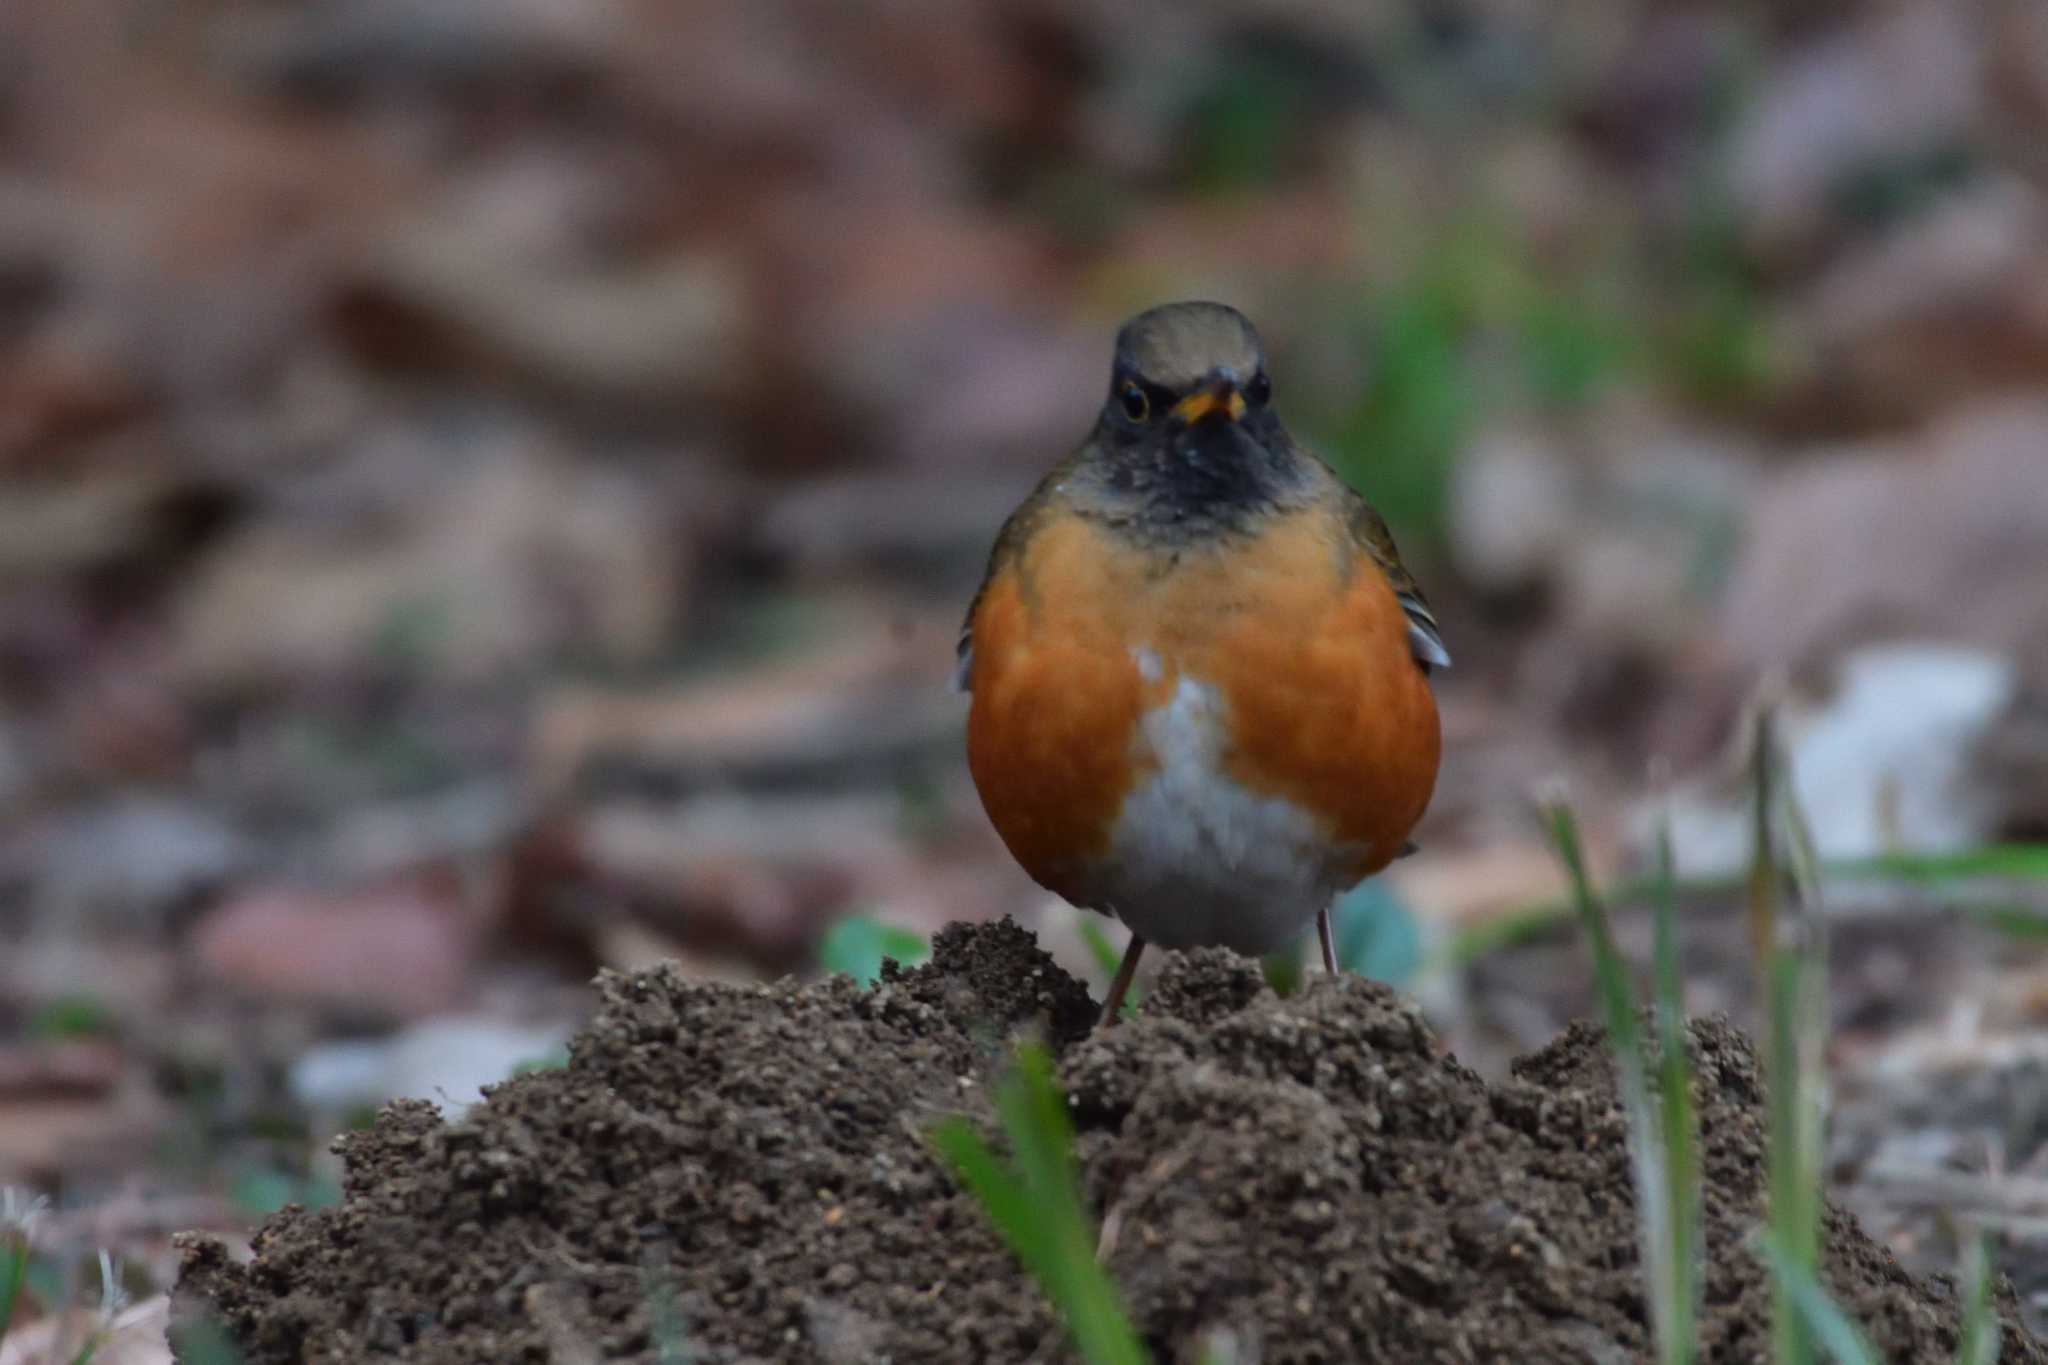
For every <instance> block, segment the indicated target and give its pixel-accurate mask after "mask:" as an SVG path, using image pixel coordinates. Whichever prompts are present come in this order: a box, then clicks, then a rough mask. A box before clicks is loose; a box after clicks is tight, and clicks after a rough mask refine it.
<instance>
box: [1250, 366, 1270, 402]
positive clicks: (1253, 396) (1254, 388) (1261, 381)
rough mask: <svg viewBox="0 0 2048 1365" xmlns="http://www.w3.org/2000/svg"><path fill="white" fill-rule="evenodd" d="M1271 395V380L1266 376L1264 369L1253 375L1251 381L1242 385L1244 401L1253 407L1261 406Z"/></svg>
mask: <svg viewBox="0 0 2048 1365" xmlns="http://www.w3.org/2000/svg"><path fill="white" fill-rule="evenodd" d="M1272 397H1273V381H1272V380H1270V379H1268V378H1266V372H1265V371H1264V370H1260V371H1259V372H1258V373H1257V374H1255V375H1253V376H1252V382H1251V383H1249V384H1247V385H1245V386H1244V401H1245V402H1247V403H1250V404H1251V405H1252V406H1253V407H1255V408H1263V407H1264V406H1266V404H1267V403H1268V402H1269V401H1271V400H1272Z"/></svg>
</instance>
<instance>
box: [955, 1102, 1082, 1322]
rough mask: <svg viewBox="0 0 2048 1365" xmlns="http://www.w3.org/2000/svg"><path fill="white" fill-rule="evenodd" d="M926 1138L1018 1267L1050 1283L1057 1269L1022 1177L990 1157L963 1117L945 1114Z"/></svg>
mask: <svg viewBox="0 0 2048 1365" xmlns="http://www.w3.org/2000/svg"><path fill="white" fill-rule="evenodd" d="M932 1143H933V1145H934V1146H936V1147H937V1148H938V1149H939V1155H941V1156H943V1157H944V1158H945V1159H946V1162H947V1164H948V1165H950V1166H951V1167H952V1168H953V1174H954V1176H955V1177H956V1178H958V1179H959V1181H960V1183H961V1184H963V1185H965V1186H966V1187H967V1189H968V1192H969V1193H970V1194H972V1195H973V1196H974V1197H975V1199H976V1200H977V1201H979V1202H980V1204H981V1207H982V1211H983V1212H984V1213H986V1214H987V1215H988V1220H989V1222H991V1223H993V1224H995V1228H996V1231H997V1232H998V1233H1000V1234H1002V1238H1003V1240H1004V1241H1005V1242H1006V1243H1008V1244H1009V1247H1010V1250H1011V1251H1013V1252H1015V1253H1016V1255H1017V1259H1018V1260H1020V1261H1022V1262H1023V1263H1024V1268H1025V1269H1026V1270H1028V1271H1030V1272H1031V1273H1032V1274H1033V1275H1035V1276H1037V1277H1038V1280H1039V1282H1040V1283H1041V1284H1045V1285H1047V1286H1048V1287H1050V1284H1051V1281H1052V1279H1053V1278H1054V1276H1055V1275H1056V1274H1057V1273H1058V1272H1057V1271H1056V1269H1055V1267H1054V1262H1055V1260H1056V1258H1055V1257H1054V1255H1053V1254H1052V1249H1051V1247H1050V1245H1049V1244H1048V1242H1047V1240H1046V1239H1045V1237H1044V1235H1043V1227H1042V1224H1041V1221H1040V1219H1039V1217H1038V1214H1037V1211H1036V1210H1035V1209H1034V1208H1033V1206H1032V1202H1031V1196H1030V1195H1029V1194H1028V1193H1026V1191H1025V1188H1024V1185H1023V1183H1022V1182H1020V1181H1017V1180H1014V1179H1012V1178H1011V1176H1010V1173H1009V1172H1008V1171H1005V1170H1004V1169H1003V1165H1002V1163H1001V1162H1000V1161H998V1160H997V1159H996V1154H995V1152H994V1151H992V1150H991V1149H990V1147H989V1145H988V1143H987V1142H986V1141H985V1140H984V1139H983V1138H982V1136H981V1134H980V1133H978V1132H976V1131H975V1130H974V1125H973V1124H971V1123H969V1122H968V1121H967V1120H966V1119H963V1118H950V1119H946V1120H945V1121H944V1122H942V1123H940V1124H939V1126H938V1127H937V1128H935V1129H933V1130H932Z"/></svg>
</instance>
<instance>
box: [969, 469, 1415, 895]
mask: <svg viewBox="0 0 2048 1365" xmlns="http://www.w3.org/2000/svg"><path fill="white" fill-rule="evenodd" d="M972 628H973V636H974V664H973V677H972V680H971V685H972V689H973V705H972V710H971V712H970V714H969V718H968V736H967V740H968V747H967V756H968V764H969V767H970V769H971V770H972V772H973V774H974V780H975V785H976V787H977V788H978V789H979V790H980V792H981V797H982V801H983V804H984V805H985V806H986V807H987V810H988V813H989V818H990V820H991V821H992V822H993V823H994V824H995V826H996V829H997V831H998V832H999V833H1001V835H1002V836H1003V839H1004V841H1005V842H1006V843H1007V844H1008V845H1009V848H1010V851H1011V852H1012V853H1013V854H1015V855H1016V857H1017V860H1018V861H1019V862H1020V863H1022V864H1023V866H1024V868H1025V870H1026V871H1028V872H1029V873H1031V875H1032V876H1033V877H1035V878H1036V879H1037V880H1038V881H1039V882H1040V883H1041V884H1043V885H1045V886H1046V887H1048V888H1049V889H1051V890H1053V891H1054V892H1056V893H1058V894H1060V895H1062V896H1065V897H1066V898H1067V899H1069V900H1072V901H1075V902H1076V903H1079V904H1087V903H1088V902H1089V896H1088V891H1087V885H1086V882H1087V867H1088V864H1089V862H1090V861H1091V860H1093V859H1097V858H1100V857H1101V856H1102V855H1103V854H1104V853H1105V852H1106V850H1107V848H1108V845H1109V840H1110V833H1111V830H1112V828H1113V827H1114V823H1115V821H1116V818H1117V814H1118V811H1119V810H1120V809H1121V807H1122V805H1123V801H1124V798H1125V797H1126V796H1127V795H1128V794H1129V793H1130V792H1131V790H1132V789H1133V787H1134V786H1135V785H1136V784H1137V783H1138V782H1139V781H1140V780H1142V779H1143V777H1144V776H1145V775H1146V773H1147V772H1148V770H1149V768H1150V766H1151V763H1150V759H1149V756H1148V755H1147V754H1146V753H1145V752H1144V751H1143V749H1142V747H1141V746H1140V745H1139V744H1138V742H1137V739H1136V735H1137V729H1138V722H1139V719H1140V718H1141V717H1142V716H1143V715H1144V714H1145V713H1146V712H1147V711H1149V710H1150V709H1151V708H1152V707H1154V706H1158V705H1160V704H1162V703H1163V702H1164V701H1165V700H1166V699H1167V698H1169V697H1170V696H1172V695H1173V692H1174V689H1175V687H1176V686H1177V685H1178V683H1179V681H1180V680H1181V679H1182V678H1183V677H1189V678H1193V679H1196V680H1198V681H1200V682H1202V683H1205V684H1207V685H1209V686H1210V687H1213V688H1215V689H1216V690H1217V691H1218V692H1220V693H1221V695H1222V696H1223V697H1224V698H1225V699H1226V701H1227V703H1228V706H1227V714H1226V726H1227V740H1226V746H1225V752H1224V755H1223V760H1224V764H1225V766H1226V767H1227V769H1228V771H1229V773H1230V775H1231V777H1232V778H1233V779H1235V780H1236V781H1237V782H1239V783H1240V784H1242V785H1243V786H1245V787H1248V788H1250V789H1252V790H1254V791H1258V792H1261V793H1266V794H1270V795H1274V796H1279V797H1284V798H1286V799H1288V800H1289V801H1291V802H1293V803H1294V804H1296V805H1298V806H1300V807H1302V808H1303V809H1306V810H1309V811H1313V812H1315V813H1316V815H1317V816H1318V817H1319V818H1320V819H1321V820H1322V821H1323V822H1324V823H1325V825H1326V827H1327V828H1328V830H1329V834H1330V838H1331V840H1332V842H1333V843H1336V844H1342V845H1345V846H1347V847H1349V848H1352V849H1355V861H1356V871H1357V875H1358V876H1359V877H1364V876H1366V875H1367V874H1369V873H1371V872H1374V871H1377V870H1378V869H1379V868H1381V867H1383V866H1385V865H1386V863H1387V862H1388V861H1389V860H1391V859H1392V858H1393V857H1394V855H1395V854H1396V853H1397V852H1398V851H1399V849H1400V847H1401V845H1402V843H1403V842H1404V841H1405V840H1406V839H1407V837H1408V834H1409V831H1410V830H1412V829H1413V828H1414V826H1415V823H1416V821H1417V820H1419V819H1420V818H1421V816H1422V812H1423V809H1424V808H1425V807H1426V806H1427V805H1428V803H1429V797H1430V793H1431V791H1432V790H1433V789H1434V787H1435V783H1436V772H1437V763H1438V758H1439V753H1440V745H1441V735H1440V731H1439V727H1438V722H1437V714H1436V704H1435V700H1434V698H1433V696H1432V695H1431V692H1430V689H1429V684H1428V681H1427V680H1426V678H1425V677H1424V675H1423V673H1422V670H1421V669H1420V668H1418V667H1417V666H1416V664H1415V663H1414V661H1413V659H1412V658H1411V657H1410V655H1409V652H1408V644H1407V625H1406V619H1405V617H1404V616H1403V614H1402V612H1401V607H1400V604H1399V603H1398V602H1397V601H1396V600H1395V597H1394V593H1393V590H1392V589H1391V588H1390V587H1389V586H1388V585H1387V582H1386V579H1385V577H1384V575H1382V574H1381V572H1380V571H1379V569H1378V567H1377V566H1376V565H1374V564H1373V563H1372V562H1371V560H1370V559H1369V558H1368V557H1366V556H1364V555H1363V554H1361V553H1360V552H1359V551H1358V549H1357V548H1356V546H1354V545H1353V544H1352V542H1351V541H1350V539H1349V537H1348V535H1347V534H1346V533H1345V532H1344V530H1343V528H1342V526H1341V525H1340V524H1339V523H1338V522H1337V520H1336V519H1335V518H1334V517H1332V516H1329V515H1328V514H1327V513H1325V512H1323V511H1322V510H1321V509H1319V508H1310V509H1306V510H1303V511H1300V512H1296V513H1292V514H1289V515H1288V516H1286V517H1285V518H1284V519H1282V520H1277V521H1275V522H1274V523H1272V524H1270V525H1269V526H1267V527H1266V528H1265V529H1264V530H1263V531H1262V532H1261V533H1260V534H1258V535H1256V536H1253V537H1251V538H1240V539H1235V540H1225V541H1218V542H1215V543H1213V544H1209V545H1204V546H1199V547H1188V548H1183V549H1181V550H1179V551H1177V552H1174V553H1173V554H1171V555H1170V556H1169V555H1162V554H1154V553H1150V552H1146V551H1140V550H1136V549H1134V548H1132V547H1131V546H1130V545H1129V544H1127V543H1125V542H1124V541H1122V540H1120V539H1118V538H1117V537H1116V536H1114V535H1113V534H1112V533H1110V532H1108V531H1106V530H1103V529H1100V528H1098V527H1096V526H1095V525H1093V524H1090V523H1088V522H1085V521H1082V520H1079V519H1076V518H1073V517H1067V518H1063V519H1062V518H1052V519H1051V520H1050V521H1049V523H1048V524H1047V525H1046V526H1045V528H1044V529H1042V530H1040V531H1039V532H1037V533H1036V534H1035V535H1033V536H1032V537H1031V539H1030V540H1029V541H1028V542H1027V543H1026V545H1025V546H1024V547H1023V548H1022V550H1021V551H1020V552H1019V553H1018V554H1017V555H1016V556H1014V557H1013V558H1012V559H1011V561H1010V562H1009V563H1007V564H1004V565H1003V566H1001V567H1000V568H999V570H998V572H997V573H996V575H995V577H994V578H993V579H992V580H991V582H990V584H989V586H988V589H987V591H986V592H985V593H984V595H983V598H982V602H981V605H980V607H979V608H978V609H977V611H976V613H975V617H974V621H973V623H972ZM1141 651H1142V652H1143V654H1142V657H1146V659H1147V662H1148V663H1150V662H1151V661H1153V660H1156V661H1157V667H1156V668H1151V669H1148V670H1143V671H1141V669H1140V667H1139V662H1138V660H1139V658H1140V657H1141Z"/></svg>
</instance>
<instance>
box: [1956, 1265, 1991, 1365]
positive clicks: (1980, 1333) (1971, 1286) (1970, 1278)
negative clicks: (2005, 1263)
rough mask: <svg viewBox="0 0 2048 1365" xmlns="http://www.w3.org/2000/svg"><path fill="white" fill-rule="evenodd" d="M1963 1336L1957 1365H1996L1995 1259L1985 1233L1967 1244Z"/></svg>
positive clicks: (1957, 1356) (1964, 1276) (1958, 1351)
mask: <svg viewBox="0 0 2048 1365" xmlns="http://www.w3.org/2000/svg"><path fill="white" fill-rule="evenodd" d="M1962 1337H1963V1340H1962V1344H1961V1345H1960V1346H1958V1347H1957V1349H1956V1365H1996V1362H1997V1360H1998V1314H1997V1313H1996V1312H1994V1311H1993V1310H1992V1307H1991V1262H1990V1258H1989V1257H1988V1256H1987V1255H1986V1254H1985V1252H1984V1238H1983V1235H1982V1234H1981V1233H1979V1234H1975V1235H1973V1236H1972V1237H1971V1238H1970V1239H1969V1241H1968V1242H1966V1243H1964V1245H1963V1328H1962Z"/></svg>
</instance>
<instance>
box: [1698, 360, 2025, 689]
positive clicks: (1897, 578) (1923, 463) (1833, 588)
mask: <svg viewBox="0 0 2048 1365" xmlns="http://www.w3.org/2000/svg"><path fill="white" fill-rule="evenodd" d="M2043 451H2048V402H2043V401H2040V400H2032V401H2029V400H2015V401H2011V402H2002V403H1986V404H1979V405H1976V406H1971V407H1966V408H1963V409H1961V410H1959V411H1956V412H1954V413H1952V414H1951V415H1949V416H1947V417H1944V418H1943V419H1942V420H1940V421H1939V422H1937V423H1935V424H1934V425H1932V426H1930V427H1929V428H1927V429H1926V430H1925V431H1924V432H1923V433H1921V434H1920V435H1918V436H1916V437H1914V438H1912V439H1910V440H1906V441H1899V442H1884V443H1876V444H1871V445H1866V446H1861V447H1851V448H1848V449H1845V450H1842V451H1840V452H1839V453H1837V454H1835V455H1833V456H1831V457H1828V458H1824V459H1818V460H1814V461H1811V462H1809V463H1806V464H1802V465H1800V466H1798V467H1796V468H1793V469H1791V470H1788V471H1787V472H1785V473H1784V474H1782V475H1779V476H1778V477H1776V478H1775V479H1772V480H1769V481H1768V482H1767V483H1766V484H1765V485H1764V486H1763V487H1762V488H1760V489H1759V490H1758V493H1757V496H1756V499H1755V503H1754V510H1753V512H1752V515H1751V518H1750V530H1749V536H1748V544H1747V546H1746V548H1745V549H1744V551H1743V554H1742V557H1741V559H1740V560H1739V561H1738V563H1737V565H1736V569H1735V572H1734V575H1733V579H1732V581H1731V582H1730V584H1729V588H1728V593H1727V598H1726V602H1725V607H1724V615H1723V626H1722V630H1723V638H1724V639H1725V641H1726V642H1727V645H1728V647H1729V649H1730V651H1731V653H1732V654H1733V655H1734V657H1735V658H1736V659H1737V660H1738V661H1740V662H1741V663H1743V664H1744V665H1746V666H1748V667H1750V668H1752V669H1768V668H1777V667H1796V666H1798V665H1800V664H1806V663H1812V662H1817V661H1824V660H1827V659H1829V658H1832V657H1834V656H1835V655H1837V654H1838V653H1839V652H1840V651H1841V650H1842V649H1843V648H1844V647H1845V646H1846V645H1849V644H1853V643H1857V642H1859V641H1860V640H1864V639H1869V638H1873V637H1891V638H1899V637H1907V638H1924V639H1933V640H1942V641H1950V642H1958V643H1966V644H1972V645H1976V646H1979V647H1982V648H1985V649H1988V650H1991V651H1993V652H1996V653H1999V654H2003V655H2006V656H2007V657H2018V658H2020V659H2022V660H2023V661H2024V662H2025V663H2026V664H2027V666H2028V672H2029V673H2030V674H2031V675H2032V676H2034V677H2037V678H2048V598H2044V597H2043V595H2042V593H2041V591H2040V585H2041V584H2042V583H2043V582H2048V479H2043V478H2042V477H2041V470H2042V467H2043V465H2042V460H2043V454H2042V452H2043Z"/></svg>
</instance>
